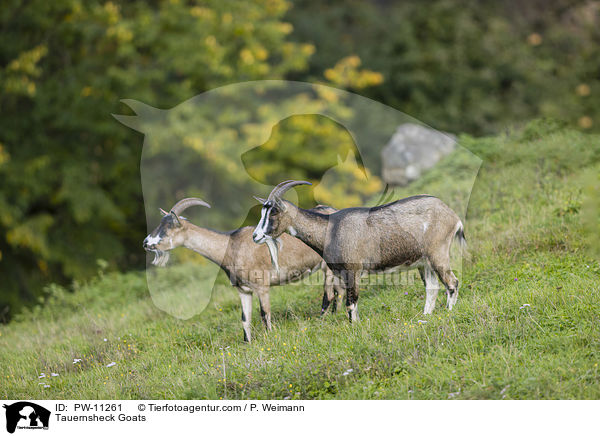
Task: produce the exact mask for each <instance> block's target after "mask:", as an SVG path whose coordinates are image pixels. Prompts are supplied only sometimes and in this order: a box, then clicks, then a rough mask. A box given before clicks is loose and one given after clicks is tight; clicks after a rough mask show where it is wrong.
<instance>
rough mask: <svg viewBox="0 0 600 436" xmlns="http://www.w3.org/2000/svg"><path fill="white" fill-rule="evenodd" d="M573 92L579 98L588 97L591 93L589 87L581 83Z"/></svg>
mask: <svg viewBox="0 0 600 436" xmlns="http://www.w3.org/2000/svg"><path fill="white" fill-rule="evenodd" d="M575 92H576V93H577V95H578V96H580V97H587V96H588V95H590V94H591V92H592V91H591V89H590V86H589V85H587V84H585V83H581V84H579V85H577V88H575Z"/></svg>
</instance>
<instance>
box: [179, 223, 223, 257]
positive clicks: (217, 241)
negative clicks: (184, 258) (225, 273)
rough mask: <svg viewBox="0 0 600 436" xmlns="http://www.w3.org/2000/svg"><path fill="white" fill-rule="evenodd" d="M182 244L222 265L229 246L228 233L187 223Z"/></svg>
mask: <svg viewBox="0 0 600 436" xmlns="http://www.w3.org/2000/svg"><path fill="white" fill-rule="evenodd" d="M186 227H187V228H186V230H185V231H186V237H185V242H184V243H183V246H184V247H185V248H188V249H190V250H193V251H195V252H196V253H198V254H201V255H202V256H204V257H206V258H207V259H209V260H211V261H212V262H214V263H216V264H217V265H222V264H223V260H224V258H225V253H226V252H227V247H228V246H229V238H230V237H229V235H228V234H224V233H220V232H217V231H214V230H210V229H206V228H203V227H198V226H195V225H194V224H191V223H187V226H186Z"/></svg>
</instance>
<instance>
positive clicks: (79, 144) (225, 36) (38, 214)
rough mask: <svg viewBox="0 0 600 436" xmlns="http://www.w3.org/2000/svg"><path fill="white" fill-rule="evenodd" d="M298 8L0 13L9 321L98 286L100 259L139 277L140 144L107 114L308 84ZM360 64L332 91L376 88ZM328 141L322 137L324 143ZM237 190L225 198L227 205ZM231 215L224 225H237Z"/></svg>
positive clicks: (95, 6) (105, 5)
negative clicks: (297, 76) (296, 25)
mask: <svg viewBox="0 0 600 436" xmlns="http://www.w3.org/2000/svg"><path fill="white" fill-rule="evenodd" d="M289 6H290V5H289V4H288V3H287V2H285V1H284V0H270V1H262V0H260V1H252V2H238V1H221V0H209V1H202V2H200V1H161V2H146V1H127V2H126V1H104V0H92V1H85V2H83V1H80V0H57V1H52V2H47V1H45V0H44V1H42V0H34V1H30V2H26V3H22V2H20V1H17V0H11V1H8V2H5V4H3V7H2V10H1V11H0V25H1V26H2V29H3V40H2V44H0V59H1V60H2V62H0V64H1V65H2V67H0V90H1V93H0V94H1V96H0V104H1V105H2V108H3V111H2V112H3V116H2V119H1V120H0V131H1V132H2V133H0V179H2V189H1V191H0V275H1V276H2V278H3V283H2V292H1V293H0V319H2V320H5V319H7V318H9V317H10V316H11V315H12V314H14V313H16V312H18V310H19V308H20V306H21V305H22V304H23V302H31V301H35V297H36V295H37V294H39V292H40V291H41V289H42V286H43V284H44V283H47V282H55V281H61V282H68V281H69V280H71V279H73V278H84V277H89V276H90V275H91V274H93V273H94V271H95V268H96V259H97V258H103V259H106V260H107V261H108V262H109V263H110V266H111V267H112V268H113V269H114V268H116V267H118V268H121V269H127V268H131V267H141V266H142V265H143V260H144V257H145V255H144V253H143V251H142V250H141V249H140V241H141V240H142V239H143V237H144V235H145V232H146V226H145V224H146V222H145V214H144V205H143V201H142V195H141V184H140V182H139V163H140V157H141V143H142V138H141V137H140V136H139V135H137V134H135V133H134V132H132V131H130V130H128V129H127V128H125V127H123V126H122V125H119V123H118V122H116V121H115V120H114V119H113V118H112V117H111V116H110V114H111V113H121V112H123V110H124V106H123V105H121V104H120V103H119V100H120V99H122V98H132V99H136V100H140V101H143V102H145V103H147V104H149V105H153V106H158V107H169V106H174V105H176V104H179V103H181V102H182V101H185V100H187V99H189V98H191V97H193V96H195V95H197V94H200V93H202V92H204V91H207V90H210V89H213V88H216V87H219V86H221V85H224V84H228V83H236V82H243V81H249V80H257V79H266V78H268V79H283V78H285V77H286V76H288V75H289V74H291V73H301V72H302V71H303V70H304V69H305V68H306V67H307V65H308V59H309V57H310V56H311V54H312V53H313V52H314V47H313V46H312V45H311V44H304V43H297V42H291V41H290V40H289V34H290V32H291V31H292V30H293V27H292V26H291V25H290V24H289V23H287V22H285V21H283V19H282V17H283V15H284V13H285V12H286V10H287V9H288V8H289ZM359 64H360V61H359V60H358V61H357V59H355V58H350V59H349V61H347V62H345V63H341V64H339V65H337V66H334V64H333V63H332V65H331V66H333V72H334V73H335V74H334V75H333V76H332V77H334V78H335V79H336V82H335V83H336V84H338V85H339V86H342V82H343V84H345V85H347V86H354V87H357V88H362V87H364V86H368V85H369V84H373V83H377V82H378V81H381V77H380V76H379V75H377V74H375V73H373V72H369V71H361V70H360V69H359V68H358V66H359ZM210 109H211V112H213V113H214V112H217V113H218V111H215V110H214V109H213V108H210ZM262 109H263V110H265V111H268V110H269V108H262ZM218 116H222V117H223V118H227V117H232V116H233V117H234V118H235V114H231V113H225V114H220V113H218ZM209 119H210V118H209ZM317 126H318V124H317ZM324 126H325V125H324ZM177 127H179V128H180V130H179V131H177V132H171V133H174V134H175V135H176V137H179V138H180V139H181V140H182V141H184V142H185V141H187V142H186V144H187V145H188V146H189V148H190V149H192V150H194V149H195V148H200V149H201V148H202V140H203V139H205V138H202V137H194V136H193V134H192V131H193V129H191V128H190V125H189V124H185V123H183V124H179V125H178V126H177V125H176V126H175V128H177ZM181 129H184V130H185V131H182V130H181ZM310 131H311V126H304V127H303V132H304V133H306V134H308V133H309V132H310ZM228 133H230V132H223V135H222V136H220V137H218V138H217V139H218V141H216V142H214V143H211V144H210V146H209V147H208V148H211V149H212V148H215V149H217V152H216V153H215V152H211V153H209V155H211V156H212V157H213V159H207V160H206V162H207V163H208V164H209V165H208V166H209V168H210V170H209V171H206V175H205V177H206V179H207V178H209V177H213V178H214V180H217V181H219V180H221V181H222V180H223V179H224V178H225V174H226V173H224V171H226V170H227V167H226V165H227V164H228V163H230V162H229V161H230V160H231V157H230V156H229V155H228V151H230V148H228V141H230V140H231V137H230V136H228ZM330 133H331V129H327V128H325V127H324V128H323V130H322V132H321V133H320V134H321V135H326V134H330ZM296 137H297V138H298V135H296ZM291 146H292V147H301V146H300V143H299V142H297V143H293V144H291ZM205 150H206V144H205ZM196 151H198V150H196ZM205 157H206V155H205ZM275 163H276V164H277V162H275ZM211 165H212V166H211ZM283 167H284V166H283V165H282V164H281V162H279V168H280V169H281V168H283ZM201 169H202V168H195V169H194V174H198V172H199V171H200V170H201ZM309 170H310V168H306V173H308V172H309ZM301 172H302V171H300V173H301ZM214 180H211V181H210V182H211V183H212V184H213V185H218V183H215V182H214ZM351 180H352V179H351ZM235 188H236V185H235V183H233V185H232V186H231V188H230V191H226V192H222V194H224V195H222V196H221V197H220V198H232V197H233V196H235ZM180 194H181V193H180V192H179V191H177V190H175V191H173V192H169V193H168V195H169V196H170V198H173V197H174V196H180ZM183 194H184V195H194V194H195V193H193V192H186V193H183ZM359 194H360V192H359ZM357 195H358V194H357ZM162 206H163V207H169V206H167V205H162ZM228 212H230V211H228V210H224V211H223V214H224V215H222V216H221V217H220V218H221V220H220V221H219V222H220V223H222V224H223V223H229V221H227V219H225V220H223V217H224V216H227V215H226V214H227V213H228ZM238 212H239V211H238Z"/></svg>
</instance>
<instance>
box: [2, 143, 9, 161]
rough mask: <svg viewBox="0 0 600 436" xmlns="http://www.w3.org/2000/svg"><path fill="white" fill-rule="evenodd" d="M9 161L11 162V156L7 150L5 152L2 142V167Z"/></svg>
mask: <svg viewBox="0 0 600 436" xmlns="http://www.w3.org/2000/svg"><path fill="white" fill-rule="evenodd" d="M9 160H10V154H8V153H7V152H6V150H4V144H2V143H1V142H0V166H2V165H3V164H5V163H6V162H8V161H9Z"/></svg>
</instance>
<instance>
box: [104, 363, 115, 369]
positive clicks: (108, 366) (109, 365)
mask: <svg viewBox="0 0 600 436" xmlns="http://www.w3.org/2000/svg"><path fill="white" fill-rule="evenodd" d="M116 364H117V362H110V363H109V364H108V365H106V367H107V368H110V367H111V366H115V365H116Z"/></svg>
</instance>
